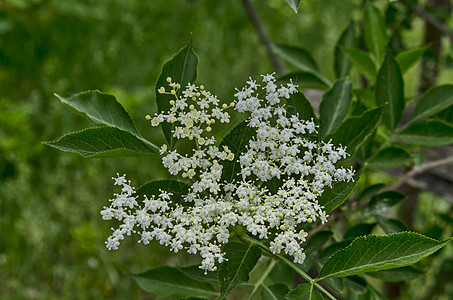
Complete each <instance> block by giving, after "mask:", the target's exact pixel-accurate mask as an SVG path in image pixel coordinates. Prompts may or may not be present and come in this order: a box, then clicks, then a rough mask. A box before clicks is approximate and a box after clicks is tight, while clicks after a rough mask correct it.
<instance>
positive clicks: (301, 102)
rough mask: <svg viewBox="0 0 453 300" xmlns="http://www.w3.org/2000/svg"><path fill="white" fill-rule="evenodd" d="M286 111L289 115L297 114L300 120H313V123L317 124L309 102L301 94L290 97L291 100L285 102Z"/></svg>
mask: <svg viewBox="0 0 453 300" xmlns="http://www.w3.org/2000/svg"><path fill="white" fill-rule="evenodd" d="M287 111H288V112H289V113H291V114H296V113H298V114H299V117H300V119H302V120H311V119H313V120H314V122H315V123H318V118H317V117H316V115H315V111H314V110H313V106H311V103H310V101H308V100H307V98H305V96H304V94H302V93H295V94H292V95H291V98H289V99H288V102H287Z"/></svg>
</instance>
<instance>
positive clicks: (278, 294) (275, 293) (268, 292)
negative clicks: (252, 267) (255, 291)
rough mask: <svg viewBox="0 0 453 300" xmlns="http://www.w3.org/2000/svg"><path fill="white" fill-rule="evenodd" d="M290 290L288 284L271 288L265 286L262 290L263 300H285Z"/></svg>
mask: <svg viewBox="0 0 453 300" xmlns="http://www.w3.org/2000/svg"><path fill="white" fill-rule="evenodd" d="M288 291H289V288H288V286H287V285H286V284H283V283H279V284H274V285H271V286H267V285H263V288H262V289H261V300H281V299H285V296H286V294H287V293H288Z"/></svg>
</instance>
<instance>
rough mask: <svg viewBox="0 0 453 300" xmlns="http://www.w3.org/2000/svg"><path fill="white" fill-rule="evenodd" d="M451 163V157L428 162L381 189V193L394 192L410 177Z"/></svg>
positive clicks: (452, 161)
mask: <svg viewBox="0 0 453 300" xmlns="http://www.w3.org/2000/svg"><path fill="white" fill-rule="evenodd" d="M452 163H453V156H450V157H447V158H443V159H439V160H434V161H430V162H427V163H424V164H422V165H421V166H419V167H417V166H415V167H413V168H412V169H411V170H410V171H409V172H407V173H406V174H404V176H402V177H401V178H400V179H398V180H397V181H396V182H395V183H393V184H391V185H389V186H386V187H385V188H383V189H382V191H390V190H395V189H397V188H399V187H400V186H402V185H403V184H405V183H406V182H407V181H409V180H410V179H411V178H412V177H414V176H416V175H419V174H421V173H424V172H426V171H428V170H430V169H434V168H437V167H440V166H444V165H448V164H452Z"/></svg>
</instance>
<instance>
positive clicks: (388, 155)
mask: <svg viewBox="0 0 453 300" xmlns="http://www.w3.org/2000/svg"><path fill="white" fill-rule="evenodd" d="M411 160H412V157H411V155H410V154H409V153H408V152H407V151H406V150H405V149H404V148H401V147H394V146H392V147H387V148H385V149H383V150H382V151H380V152H379V153H378V154H377V155H376V156H375V157H374V159H373V160H372V161H371V162H370V164H369V165H368V167H369V168H371V169H373V170H390V169H394V168H397V167H400V166H404V165H405V164H406V163H408V162H410V161H411Z"/></svg>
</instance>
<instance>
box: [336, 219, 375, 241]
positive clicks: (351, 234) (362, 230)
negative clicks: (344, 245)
mask: <svg viewBox="0 0 453 300" xmlns="http://www.w3.org/2000/svg"><path fill="white" fill-rule="evenodd" d="M375 225H376V223H371V224H366V223H362V224H357V225H355V226H352V227H351V228H349V229H348V230H347V231H346V233H345V234H344V237H343V240H349V239H354V238H356V237H359V236H362V235H369V234H370V233H371V231H372V230H373V228H374V226H375Z"/></svg>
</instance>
